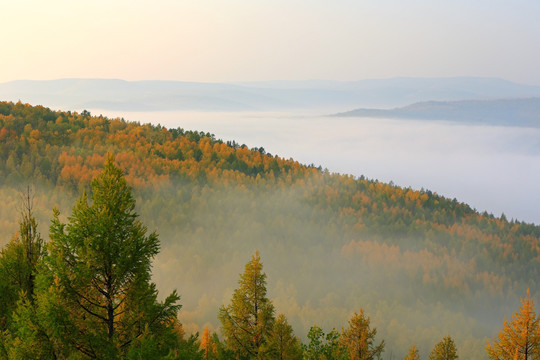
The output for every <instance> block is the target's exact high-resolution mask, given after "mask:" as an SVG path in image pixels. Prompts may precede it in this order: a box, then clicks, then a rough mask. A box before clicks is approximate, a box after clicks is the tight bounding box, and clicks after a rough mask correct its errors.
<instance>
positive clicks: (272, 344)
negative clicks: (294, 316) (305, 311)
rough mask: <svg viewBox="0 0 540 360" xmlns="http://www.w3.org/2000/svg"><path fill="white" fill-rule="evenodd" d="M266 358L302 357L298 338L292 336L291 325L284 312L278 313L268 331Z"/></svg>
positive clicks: (288, 359)
mask: <svg viewBox="0 0 540 360" xmlns="http://www.w3.org/2000/svg"><path fill="white" fill-rule="evenodd" d="M266 347H267V349H268V351H267V355H266V358H267V359H276V360H294V359H302V348H301V347H300V340H299V339H298V338H297V337H296V336H294V334H293V330H292V327H291V325H289V323H288V322H287V319H286V318H285V315H284V314H279V315H278V317H277V318H276V320H275V322H274V326H273V328H272V330H271V331H270V334H269V336H268V343H267V346H266Z"/></svg>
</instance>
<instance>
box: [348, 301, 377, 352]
mask: <svg viewBox="0 0 540 360" xmlns="http://www.w3.org/2000/svg"><path fill="white" fill-rule="evenodd" d="M369 323H370V320H369V317H368V316H365V315H364V310H363V309H360V313H359V314H357V313H354V315H353V317H352V318H351V319H350V320H349V328H348V329H347V330H343V333H342V335H341V343H342V344H343V345H344V346H345V347H347V350H348V352H349V356H350V358H351V360H371V359H377V358H379V357H380V355H381V354H382V352H383V351H384V340H383V341H382V342H381V343H380V344H379V345H374V340H375V335H377V329H372V330H371V329H370V327H369Z"/></svg>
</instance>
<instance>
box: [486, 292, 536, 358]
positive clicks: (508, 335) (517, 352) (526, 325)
mask: <svg viewBox="0 0 540 360" xmlns="http://www.w3.org/2000/svg"><path fill="white" fill-rule="evenodd" d="M539 320H540V318H538V317H537V316H536V313H535V311H534V303H533V301H532V299H531V297H530V294H529V290H527V297H526V298H525V299H521V306H520V308H519V312H517V313H515V314H514V315H513V316H512V321H511V322H510V323H509V322H508V321H507V320H506V319H505V320H504V328H503V329H502V330H501V331H500V332H499V336H498V337H497V338H496V339H493V343H492V344H491V343H489V341H488V345H487V347H486V350H487V353H488V356H489V358H490V359H494V360H506V359H509V360H532V359H540V326H539Z"/></svg>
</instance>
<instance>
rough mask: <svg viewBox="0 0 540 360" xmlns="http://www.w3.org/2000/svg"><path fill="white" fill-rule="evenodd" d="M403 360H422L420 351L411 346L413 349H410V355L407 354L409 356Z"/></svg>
mask: <svg viewBox="0 0 540 360" xmlns="http://www.w3.org/2000/svg"><path fill="white" fill-rule="evenodd" d="M403 360H420V354H419V353H418V349H417V348H416V346H414V345H413V346H411V348H410V349H409V353H408V354H407V356H405V358H404V359H403Z"/></svg>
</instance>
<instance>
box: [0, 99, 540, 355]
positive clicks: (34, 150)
mask: <svg viewBox="0 0 540 360" xmlns="http://www.w3.org/2000/svg"><path fill="white" fill-rule="evenodd" d="M107 153H112V154H114V156H115V159H116V162H117V163H118V165H119V166H120V167H121V168H123V169H124V170H125V172H126V178H127V180H128V182H129V183H130V184H131V186H133V189H134V194H135V197H136V201H137V212H138V213H139V214H140V215H141V220H142V221H143V222H144V223H145V224H146V225H147V226H148V228H149V229H150V230H154V229H156V230H157V231H158V233H159V234H160V239H161V248H162V250H161V253H160V255H159V256H158V257H157V259H156V261H155V264H154V269H153V274H154V275H153V276H154V281H156V283H157V285H158V288H159V289H160V291H161V292H162V293H169V292H170V291H171V290H172V289H173V288H177V289H178V290H179V293H180V295H181V296H182V300H181V302H182V304H183V309H182V311H181V312H180V320H181V321H182V323H183V324H184V326H185V328H186V330H187V331H193V332H194V331H200V330H201V329H202V327H203V326H209V327H210V328H212V329H216V328H217V326H218V321H217V311H218V308H219V307H220V306H221V305H222V304H224V303H226V302H227V301H228V299H229V298H230V294H231V293H232V289H233V288H234V287H235V286H236V280H237V277H238V273H239V272H240V270H241V269H242V267H243V264H245V262H246V261H247V260H248V259H249V257H250V255H251V254H253V253H254V251H255V250H259V252H260V254H261V258H262V260H263V262H264V266H265V271H266V274H267V276H268V280H267V281H268V296H269V297H270V298H271V299H272V301H273V302H274V305H275V306H276V308H277V309H278V311H279V312H284V313H285V314H286V316H287V318H288V319H289V320H290V323H291V324H292V325H293V328H294V330H295V332H296V333H297V334H298V335H299V336H300V337H301V338H305V336H306V334H307V330H308V329H309V328H310V327H311V326H312V325H314V324H317V325H319V326H320V327H322V328H323V329H325V330H326V331H329V330H330V329H332V328H333V327H336V328H338V329H339V328H341V327H342V326H345V324H346V320H347V319H348V318H349V317H350V314H351V313H352V312H354V311H357V310H358V309H359V308H361V307H362V308H364V309H366V311H367V313H368V314H370V317H371V319H372V324H373V325H374V326H375V327H377V329H378V335H377V336H378V339H385V342H386V344H387V348H386V349H387V350H386V352H385V354H387V355H389V354H391V355H390V356H394V357H396V358H402V357H403V356H404V355H405V354H406V352H407V350H408V349H409V347H410V346H411V345H412V344H415V345H416V347H417V348H420V350H421V354H422V355H423V356H424V357H426V356H427V354H428V353H429V351H430V349H431V348H432V346H433V344H435V343H436V342H437V341H439V340H440V339H441V338H442V337H443V336H446V335H448V334H452V336H453V337H454V339H455V340H456V343H457V346H458V349H459V354H460V357H462V358H470V359H472V358H474V359H482V358H484V357H485V351H484V346H485V339H486V338H491V337H493V336H494V335H495V333H496V331H497V330H496V329H499V328H500V326H501V324H502V319H503V318H504V316H508V315H510V314H511V313H512V312H513V310H514V309H515V308H517V306H516V305H517V304H518V302H519V297H520V296H523V295H524V294H525V291H526V289H527V288H530V289H531V294H532V296H533V297H536V298H538V295H539V294H540V293H539V290H540V289H539V288H538V284H537V282H538V279H539V278H540V277H539V276H540V256H539V251H540V227H539V226H537V225H534V224H527V223H522V222H520V221H516V220H512V221H509V220H508V219H506V218H505V217H504V216H502V217H500V218H497V217H494V216H493V215H490V214H487V213H482V214H480V213H478V212H476V211H475V210H474V209H472V208H471V207H469V206H468V205H466V204H463V203H460V202H458V201H456V200H455V199H448V198H445V197H442V196H439V195H437V194H436V193H435V192H432V191H429V190H422V191H417V190H413V189H410V188H402V187H398V186H394V185H391V184H386V183H381V182H378V181H373V180H370V179H368V178H365V177H363V176H362V177H358V178H356V177H353V176H349V175H346V174H334V173H329V172H328V171H324V170H322V169H320V168H317V167H314V166H305V165H302V164H300V163H298V162H297V161H295V160H293V159H285V158H281V157H278V156H273V155H271V154H268V153H266V152H265V150H264V149H263V148H262V147H261V148H251V149H250V148H248V147H246V146H243V145H240V144H237V143H236V142H234V141H223V140H221V139H216V138H215V137H214V136H213V135H212V134H208V133H201V132H196V131H185V130H183V129H181V128H176V129H167V128H164V127H161V126H152V125H149V124H142V125H141V124H139V123H133V122H129V121H125V120H123V119H108V118H105V117H102V116H99V117H96V116H92V115H91V114H90V113H88V112H82V113H78V112H70V111H67V112H63V111H53V110H50V109H48V108H45V107H42V106H31V105H28V104H23V103H12V102H2V103H0V195H1V196H0V203H1V206H0V223H1V224H2V226H1V227H0V229H1V230H0V239H1V241H2V243H6V242H7V241H9V239H10V238H11V236H12V235H13V234H14V233H15V232H16V231H17V221H18V218H17V206H18V203H19V199H20V193H21V191H22V190H23V188H24V186H25V185H26V184H31V185H33V186H34V188H35V199H34V203H35V213H36V217H37V218H38V220H39V223H40V230H41V232H42V234H43V235H44V238H47V233H48V230H47V228H48V225H49V222H50V219H51V217H52V208H53V207H57V208H58V209H59V211H60V213H61V216H64V217H65V216H66V214H69V213H70V208H71V206H72V204H73V203H74V200H75V199H76V198H78V197H79V196H80V194H81V192H82V191H83V190H88V188H89V184H90V181H91V179H92V178H93V177H94V176H95V175H96V174H97V173H99V172H100V171H101V169H102V166H103V163H104V161H105V157H106V154H107Z"/></svg>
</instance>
